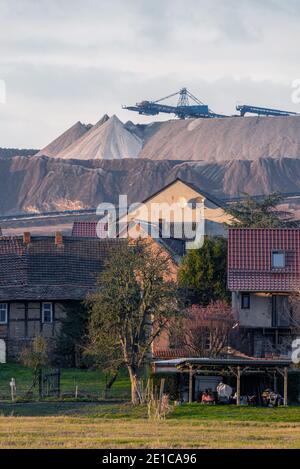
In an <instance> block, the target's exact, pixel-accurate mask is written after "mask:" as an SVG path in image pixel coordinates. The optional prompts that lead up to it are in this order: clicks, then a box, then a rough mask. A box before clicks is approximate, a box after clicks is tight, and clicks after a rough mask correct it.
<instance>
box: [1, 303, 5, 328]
mask: <svg viewBox="0 0 300 469" xmlns="http://www.w3.org/2000/svg"><path fill="white" fill-rule="evenodd" d="M6 323H7V303H0V324H6Z"/></svg>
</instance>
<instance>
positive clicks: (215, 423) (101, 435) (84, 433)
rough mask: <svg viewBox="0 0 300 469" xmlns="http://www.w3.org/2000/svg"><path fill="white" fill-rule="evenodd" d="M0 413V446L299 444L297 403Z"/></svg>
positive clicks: (40, 406)
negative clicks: (150, 415) (162, 416)
mask: <svg viewBox="0 0 300 469" xmlns="http://www.w3.org/2000/svg"><path fill="white" fill-rule="evenodd" d="M1 412H2V414H5V415H8V416H2V417H0V448H107V447H109V448H299V446H300V423H299V421H300V408H298V407H290V408H279V409H261V408H238V409H236V408H235V407H234V406H222V407H221V406H220V407H205V406H200V405H199V404H198V405H197V404H192V405H190V404H186V405H183V406H180V408H176V409H175V411H174V412H172V413H171V414H170V415H169V417H168V418H167V419H166V420H163V421H159V422H157V421H151V420H150V421H149V420H148V419H147V409H146V407H137V408H134V407H132V406H131V405H129V404H105V403H103V404H96V403H94V404H91V403H77V404H76V403H75V404H74V403H36V404H34V403H30V404H15V405H5V406H3V405H2V409H1V410H0V413H1ZM21 415H22V416H27V417H21ZM30 415H35V416H34V417H33V416H30ZM37 415H39V417H37Z"/></svg>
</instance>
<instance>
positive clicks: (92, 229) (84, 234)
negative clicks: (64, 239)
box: [72, 221, 107, 238]
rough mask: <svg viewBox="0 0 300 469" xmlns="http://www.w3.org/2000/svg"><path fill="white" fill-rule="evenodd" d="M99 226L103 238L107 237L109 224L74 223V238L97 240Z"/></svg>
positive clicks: (95, 222) (92, 222) (93, 222)
mask: <svg viewBox="0 0 300 469" xmlns="http://www.w3.org/2000/svg"><path fill="white" fill-rule="evenodd" d="M97 224H98V232H99V230H100V233H101V237H103V238H105V237H106V236H107V222H101V221H100V222H97V221H75V222H74V223H73V229H72V236H77V237H80V238H97Z"/></svg>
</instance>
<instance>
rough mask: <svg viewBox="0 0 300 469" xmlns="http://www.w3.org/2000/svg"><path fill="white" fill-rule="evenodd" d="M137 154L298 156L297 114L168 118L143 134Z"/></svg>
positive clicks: (162, 156)
mask: <svg viewBox="0 0 300 469" xmlns="http://www.w3.org/2000/svg"><path fill="white" fill-rule="evenodd" d="M139 157H140V158H150V159H154V160H158V159H159V160H205V161H211V160H217V161H224V160H241V159H242V160H257V159H258V158H262V157H271V158H284V157H288V158H299V157H300V116H292V117H290V116H289V117H253V116H252V117H228V118H223V119H187V120H171V121H167V122H163V123H160V125H159V126H158V127H157V129H156V132H154V134H150V136H149V138H147V136H146V138H145V143H144V146H143V149H142V151H141V153H140V154H139Z"/></svg>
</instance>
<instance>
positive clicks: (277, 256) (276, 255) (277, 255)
mask: <svg viewBox="0 0 300 469" xmlns="http://www.w3.org/2000/svg"><path fill="white" fill-rule="evenodd" d="M272 267H273V268H274V269H283V268H284V267H285V253H284V251H273V252H272Z"/></svg>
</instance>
